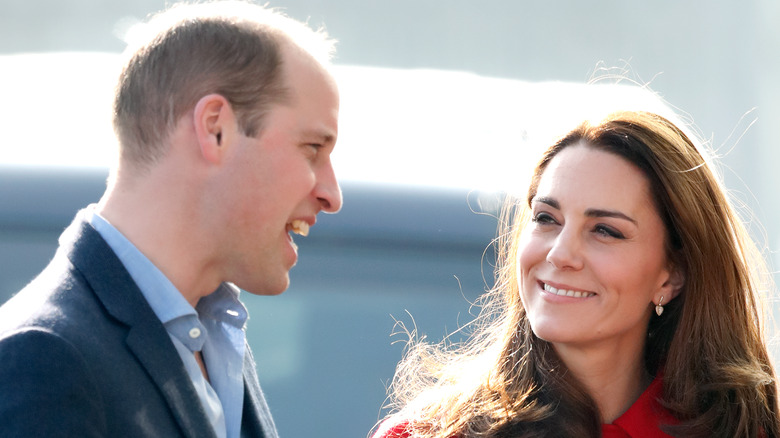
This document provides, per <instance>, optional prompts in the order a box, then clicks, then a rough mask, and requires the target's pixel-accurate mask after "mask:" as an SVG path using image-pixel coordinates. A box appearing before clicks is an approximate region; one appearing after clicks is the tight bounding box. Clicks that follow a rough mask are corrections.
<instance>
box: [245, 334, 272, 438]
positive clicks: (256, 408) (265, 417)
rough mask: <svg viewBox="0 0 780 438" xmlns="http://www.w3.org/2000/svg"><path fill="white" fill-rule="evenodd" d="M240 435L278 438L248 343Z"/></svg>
mask: <svg viewBox="0 0 780 438" xmlns="http://www.w3.org/2000/svg"><path fill="white" fill-rule="evenodd" d="M241 436H242V437H253V438H254V437H257V438H279V436H278V434H277V432H276V425H275V424H274V420H273V418H272V417H271V411H270V409H268V404H267V403H266V401H265V397H264V396H263V391H262V390H261V389H260V383H259V381H258V379H257V371H256V366H255V359H254V357H253V356H252V351H251V350H250V349H249V345H248V344H247V345H246V354H245V355H244V411H243V414H242V419H241Z"/></svg>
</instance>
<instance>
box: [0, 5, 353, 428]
mask: <svg viewBox="0 0 780 438" xmlns="http://www.w3.org/2000/svg"><path fill="white" fill-rule="evenodd" d="M142 32H143V33H144V35H143V36H142V37H140V38H141V39H140V40H139V41H140V42H136V43H132V44H131V46H130V48H129V55H130V56H129V58H128V61H127V62H126V64H125V67H124V70H123V71H122V74H121V76H120V80H119V83H118V86H117V89H116V98H115V106H114V113H115V114H114V128H115V131H116V133H117V137H118V139H119V143H120V156H119V162H118V165H117V167H116V169H114V170H113V171H112V175H111V177H110V180H109V187H108V189H107V191H106V193H105V194H104V196H103V197H102V199H101V200H100V202H99V203H98V204H96V205H92V206H90V207H88V208H86V209H85V210H82V211H80V212H79V213H78V215H77V216H76V219H75V220H74V222H73V223H72V224H71V225H70V226H69V227H68V229H67V230H66V231H65V232H64V233H63V235H62V236H61V238H60V248H59V249H58V251H57V253H56V255H55V257H54V259H53V260H52V261H51V263H50V265H49V266H48V267H47V268H46V269H45V270H44V271H43V272H42V273H41V275H40V276H38V278H36V279H35V280H34V281H33V282H32V283H31V284H30V285H28V286H27V287H26V288H25V289H24V290H22V291H21V292H20V293H19V294H17V295H16V296H15V297H14V298H12V299H11V300H10V301H9V302H8V303H6V304H5V305H4V306H3V307H2V308H0V392H1V394H2V395H0V431H2V432H1V433H0V435H2V436H3V437H39V436H40V437H43V436H46V437H54V436H74V437H76V436H77V437H179V436H185V437H236V438H237V437H239V436H241V437H276V430H275V427H274V424H273V421H272V419H271V416H270V412H269V411H268V407H267V405H266V402H265V400H264V398H263V394H262V392H261V390H260V386H259V383H258V381H257V376H256V373H255V364H254V360H253V359H252V354H251V352H250V351H249V349H248V347H247V346H246V340H245V332H244V323H245V321H246V318H247V313H246V309H245V308H244V306H243V305H242V304H241V302H240V301H239V300H238V290H239V289H238V288H240V289H243V290H246V291H248V292H250V293H253V294H260V295H274V294H279V293H281V292H283V291H284V290H285V289H286V288H287V286H288V283H289V277H288V272H289V270H290V269H291V268H292V266H293V265H294V264H295V262H296V260H297V249H296V246H295V244H294V243H293V241H292V239H291V237H290V233H291V232H296V233H298V234H303V235H306V234H307V233H308V229H309V227H310V226H312V225H314V223H315V221H316V216H317V214H318V213H319V212H320V211H324V212H328V213H335V212H337V211H338V210H339V209H340V208H341V202H342V201H341V192H340V189H339V186H338V184H337V182H336V179H335V175H334V172H333V168H332V166H331V161H330V154H331V151H332V150H333V147H334V143H335V141H336V135H337V129H338V126H337V117H338V92H337V90H336V85H335V82H334V80H333V78H332V77H331V75H330V74H329V73H328V71H327V58H328V57H329V56H330V51H331V49H332V43H331V42H330V41H329V40H327V38H326V37H324V36H323V35H322V34H320V33H316V32H313V31H311V30H310V29H309V28H307V27H306V26H304V25H302V24H300V23H297V22H294V21H292V20H290V19H288V18H285V17H283V16H281V15H280V14H278V13H275V12H272V11H269V10H266V9H263V8H261V7H259V6H255V5H251V4H247V3H238V2H221V3H214V4H201V5H188V6H177V7H174V8H172V9H171V10H169V11H166V12H164V13H162V14H160V15H158V16H157V17H155V18H153V19H152V20H151V21H150V22H149V23H148V24H146V25H145V26H144V27H143V28H142ZM136 33H137V32H136ZM84 129H88V127H85V128H84Z"/></svg>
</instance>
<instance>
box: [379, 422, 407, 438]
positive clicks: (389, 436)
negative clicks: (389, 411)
mask: <svg viewBox="0 0 780 438" xmlns="http://www.w3.org/2000/svg"><path fill="white" fill-rule="evenodd" d="M408 425H409V422H408V421H406V420H403V419H400V418H394V417H390V418H388V419H386V420H384V421H383V422H382V423H381V424H380V425H379V428H378V429H377V430H376V432H374V434H373V435H372V436H371V438H410V437H411V434H410V433H409V429H408V427H407V426H408Z"/></svg>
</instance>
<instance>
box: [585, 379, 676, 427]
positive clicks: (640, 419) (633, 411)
mask: <svg viewBox="0 0 780 438" xmlns="http://www.w3.org/2000/svg"><path fill="white" fill-rule="evenodd" d="M662 390H663V380H662V379H661V377H660V376H659V377H656V378H655V379H654V380H653V381H652V382H651V383H650V386H648V387H647V389H645V392H643V393H642V395H640V396H639V398H638V399H637V400H636V401H635V402H634V404H633V405H631V407H630V408H628V410H627V411H626V412H624V413H623V415H621V416H620V417H618V419H616V420H615V421H613V422H612V424H602V425H601V431H602V435H603V437H604V438H667V437H670V435H667V434H665V433H663V432H662V431H661V429H660V426H661V425H663V424H677V420H676V419H675V418H674V417H673V416H672V414H670V413H669V411H667V410H666V409H664V407H663V406H662V405H661V403H660V402H659V399H660V398H661V392H662Z"/></svg>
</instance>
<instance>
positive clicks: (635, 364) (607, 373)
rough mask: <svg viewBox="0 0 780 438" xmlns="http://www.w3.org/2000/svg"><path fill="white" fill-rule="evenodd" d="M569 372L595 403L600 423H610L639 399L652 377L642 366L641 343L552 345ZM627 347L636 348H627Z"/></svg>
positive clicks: (642, 349)
mask: <svg viewBox="0 0 780 438" xmlns="http://www.w3.org/2000/svg"><path fill="white" fill-rule="evenodd" d="M555 350H556V352H557V354H558V356H559V357H560V358H561V360H562V361H563V363H564V364H566V367H567V368H568V369H569V372H571V373H572V375H573V376H574V377H575V378H576V379H577V380H578V381H579V382H580V383H581V384H582V385H583V386H584V387H585V390H586V391H587V392H588V394H589V395H590V396H591V397H592V398H593V400H594V401H595V402H596V405H597V406H598V408H599V412H600V413H601V422H602V423H605V424H609V423H612V422H613V421H614V420H616V419H617V418H618V417H620V416H621V415H622V414H623V413H624V412H626V410H628V408H629V407H631V405H632V404H633V403H634V402H635V401H636V400H637V399H638V398H639V396H640V395H641V394H642V392H644V390H645V389H646V388H647V386H648V385H649V384H650V381H651V380H652V377H651V376H650V374H649V373H648V372H647V370H646V369H645V367H644V354H643V352H644V345H642V346H641V348H640V349H638V351H627V349H625V348H619V346H614V345H609V346H599V347H593V346H590V347H587V348H581V347H572V346H568V345H555ZM628 350H636V349H635V348H633V346H632V347H631V348H628Z"/></svg>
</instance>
